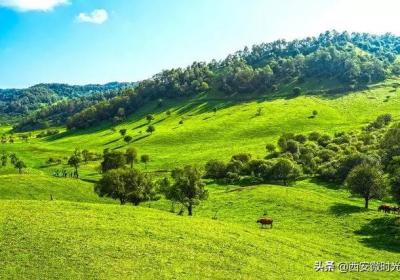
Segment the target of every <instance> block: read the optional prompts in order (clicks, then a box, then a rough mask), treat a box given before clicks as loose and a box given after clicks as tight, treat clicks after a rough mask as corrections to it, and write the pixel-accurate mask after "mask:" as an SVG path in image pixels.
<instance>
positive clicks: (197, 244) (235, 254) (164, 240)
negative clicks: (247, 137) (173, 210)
mask: <svg viewBox="0 0 400 280" xmlns="http://www.w3.org/2000/svg"><path fill="white" fill-rule="evenodd" d="M209 189H210V191H211V194H212V196H211V199H210V200H209V201H208V202H207V203H205V204H204V205H203V206H201V207H199V208H198V209H196V214H195V216H194V217H191V218H190V217H179V216H176V215H174V214H170V213H168V212H165V211H159V210H154V209H149V208H148V207H150V205H145V206H143V207H133V206H119V205H106V204H102V205H100V204H87V203H72V202H57V201H52V202H51V201H48V202H41V201H24V200H2V202H1V206H0V207H1V211H0V213H1V214H0V221H1V224H2V231H1V239H0V246H1V248H2V252H3V253H2V254H1V256H0V261H1V263H2V267H1V269H0V274H1V275H2V278H3V277H6V278H19V279H28V278H29V279H32V278H35V279H38V278H41V279H43V278H49V277H50V278H57V279H70V278H71V277H73V278H76V279H117V278H118V279H121V278H124V279H127V278H130V279H137V278H140V279H154V278H155V277H157V278H162V279H177V278H178V279H199V278H202V279H229V278H235V279H337V278H338V277H339V275H338V274H337V273H329V272H319V273H317V272H315V271H314V263H315V261H318V260H320V261H328V260H334V261H336V262H337V263H338V262H351V261H370V262H373V261H382V260H384V261H392V262H395V261H397V260H398V248H399V247H398V246H399V243H398V239H397V236H398V228H397V226H395V224H394V220H395V218H394V217H393V216H391V215H384V214H382V213H378V212H377V211H375V210H370V211H365V210H363V209H362V208H360V200H359V199H352V198H349V196H348V194H347V193H346V192H344V191H337V190H332V189H329V188H327V187H324V186H319V185H317V184H314V183H310V182H307V181H305V182H299V183H298V184H297V185H296V186H294V187H290V188H285V187H281V186H259V187H249V188H237V187H229V188H223V187H218V186H209ZM162 205H164V203H163V202H162V201H160V202H158V203H157V205H155V204H154V203H152V204H151V207H155V206H156V207H161V208H162ZM376 205H377V204H376V203H375V204H374V205H373V206H374V208H375V206H376ZM165 206H167V204H165ZM217 209H218V210H219V211H218V214H217V220H215V219H211V217H213V216H214V214H215V213H214V212H215V211H216V210H217ZM265 209H266V210H267V211H268V215H271V216H272V217H274V220H275V224H274V227H273V229H272V230H269V229H264V230H262V229H260V228H259V226H258V225H256V223H255V219H256V218H257V217H258V216H259V214H260V213H262V211H264V210H265ZM381 225H383V227H382V228H381V227H379V226H381ZM395 275H397V274H396V272H393V273H379V274H378V273H363V275H362V276H363V279H376V278H377V277H379V279H393V277H396V276H395ZM342 276H344V275H342ZM346 279H359V276H358V274H356V273H354V274H351V273H349V274H347V275H346Z"/></svg>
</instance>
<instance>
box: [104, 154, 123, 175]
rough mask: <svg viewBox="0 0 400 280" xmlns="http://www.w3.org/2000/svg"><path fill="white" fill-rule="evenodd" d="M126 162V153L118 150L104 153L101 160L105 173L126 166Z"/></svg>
mask: <svg viewBox="0 0 400 280" xmlns="http://www.w3.org/2000/svg"><path fill="white" fill-rule="evenodd" d="M125 164H126V157H125V154H124V153H122V152H118V151H112V152H107V153H104V154H103V161H102V162H101V171H102V172H103V173H105V172H107V171H109V170H112V169H118V168H122V167H124V166H125Z"/></svg>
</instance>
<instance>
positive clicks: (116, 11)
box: [0, 0, 400, 88]
mask: <svg viewBox="0 0 400 280" xmlns="http://www.w3.org/2000/svg"><path fill="white" fill-rule="evenodd" d="M399 10H400V1H399V0H379V1H377V0H302V1H299V0H298V1H295V0H279V1H277V0H190V1H187V0H168V1H166V0H112V1H110V0H0V88H11V87H16V88H21V87H28V86H32V85H34V84H38V83H50V82H58V83H69V84H89V83H101V84H102V83H107V82H111V81H127V82H131V81H139V80H142V79H146V78H149V77H151V76H152V75H154V74H156V73H157V72H159V71H161V70H163V69H169V68H173V67H184V66H187V65H189V64H191V63H192V62H193V61H210V60H211V59H217V60H218V59H223V58H225V57H226V56H227V55H228V54H230V53H233V52H235V51H237V50H240V49H243V48H244V47H245V46H251V45H253V44H257V43H262V42H270V41H273V40H276V39H281V38H284V39H287V40H290V39H294V38H304V37H307V36H317V35H318V34H319V33H321V32H324V31H326V30H332V29H336V30H338V31H344V30H347V31H349V32H352V31H358V32H370V33H374V34H381V33H386V32H391V33H394V34H396V35H400V24H399V16H398V11H399Z"/></svg>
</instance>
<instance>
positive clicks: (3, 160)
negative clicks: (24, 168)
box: [0, 152, 8, 167]
mask: <svg viewBox="0 0 400 280" xmlns="http://www.w3.org/2000/svg"><path fill="white" fill-rule="evenodd" d="M0 160H1V166H3V167H4V166H6V165H7V160H8V155H7V154H6V153H5V152H3V153H2V154H1V157H0Z"/></svg>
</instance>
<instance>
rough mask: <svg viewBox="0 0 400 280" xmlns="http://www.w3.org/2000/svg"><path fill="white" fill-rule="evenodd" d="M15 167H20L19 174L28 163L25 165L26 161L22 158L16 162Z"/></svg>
mask: <svg viewBox="0 0 400 280" xmlns="http://www.w3.org/2000/svg"><path fill="white" fill-rule="evenodd" d="M15 168H16V169H18V172H19V174H21V173H22V170H23V169H24V168H26V165H25V163H24V162H23V161H22V160H18V161H17V162H16V163H15Z"/></svg>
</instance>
